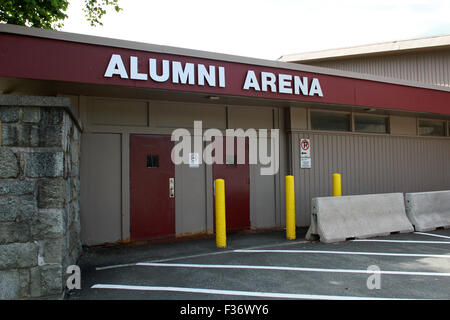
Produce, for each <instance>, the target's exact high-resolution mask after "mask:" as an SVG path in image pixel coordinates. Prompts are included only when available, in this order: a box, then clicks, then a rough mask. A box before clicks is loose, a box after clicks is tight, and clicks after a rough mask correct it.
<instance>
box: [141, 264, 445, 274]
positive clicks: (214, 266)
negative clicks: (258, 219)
mask: <svg viewBox="0 0 450 320" xmlns="http://www.w3.org/2000/svg"><path fill="white" fill-rule="evenodd" d="M136 265H137V266H144V267H172V268H204V269H251V270H276V271H303V272H331V273H363V274H374V273H375V272H374V271H370V270H364V269H363V270H360V269H329V268H304V267H284V266H253V265H240V264H192V263H151V262H143V263H137V264H136ZM376 273H377V274H391V275H407V276H433V277H450V273H443V272H414V271H387V270H381V271H379V272H378V271H377V272H376Z"/></svg>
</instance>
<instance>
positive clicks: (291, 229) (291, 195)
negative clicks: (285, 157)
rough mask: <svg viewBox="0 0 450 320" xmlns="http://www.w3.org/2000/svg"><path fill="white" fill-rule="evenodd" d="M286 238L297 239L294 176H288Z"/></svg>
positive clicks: (286, 182) (286, 181)
mask: <svg viewBox="0 0 450 320" xmlns="http://www.w3.org/2000/svg"><path fill="white" fill-rule="evenodd" d="M285 184H286V238H288V239H289V240H295V188H294V176H286V178H285Z"/></svg>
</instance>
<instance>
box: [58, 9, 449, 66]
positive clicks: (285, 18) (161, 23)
mask: <svg viewBox="0 0 450 320" xmlns="http://www.w3.org/2000/svg"><path fill="white" fill-rule="evenodd" d="M83 2H84V1H81V0H71V1H70V7H69V10H68V15H69V18H68V19H67V20H66V21H65V26H64V28H63V29H62V30H63V31H68V32H76V33H83V34H91V35H98V36H105V37H110V38H118V39H126V40H133V41H140V42H145V43H152V44H160V45H169V46H175V47H182V48H190V49H198V50H206V51H213V52H220V53H228V54H235V55H240V56H247V57H254V58H262V59H272V60H273V59H277V58H279V57H280V56H281V55H283V54H289V53H299V52H309V51H318V50H324V49H333V48H342V47H348V46H355V45H363V44H370V43H378V42H386V41H394V40H405V39H413V38H421V37H428V36H435V35H443V34H450V0H338V1H332V0H309V1H306V0H222V1H216V0H159V1H158V0H119V4H120V6H121V7H122V8H123V11H121V12H119V13H116V12H115V11H114V10H112V9H111V10H109V11H108V14H107V15H105V16H104V17H103V19H102V21H103V24H104V25H103V26H99V27H90V26H89V23H88V22H87V21H86V20H85V19H84V17H83V12H82V9H81V5H82V3H83Z"/></svg>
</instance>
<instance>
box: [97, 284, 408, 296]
mask: <svg viewBox="0 0 450 320" xmlns="http://www.w3.org/2000/svg"><path fill="white" fill-rule="evenodd" d="M91 289H118V290H137V291H170V292H187V293H203V294H220V295H228V296H245V297H258V298H280V299H314V300H407V299H398V298H378V297H354V296H334V295H316V294H300V293H282V292H259V291H240V290H217V289H205V288H186V287H158V286H135V285H116V284H95V285H93V286H92V287H91Z"/></svg>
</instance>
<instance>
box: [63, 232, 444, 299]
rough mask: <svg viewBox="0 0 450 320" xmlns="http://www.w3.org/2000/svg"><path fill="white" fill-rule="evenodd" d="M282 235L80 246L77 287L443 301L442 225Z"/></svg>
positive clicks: (141, 294) (79, 294)
mask: <svg viewBox="0 0 450 320" xmlns="http://www.w3.org/2000/svg"><path fill="white" fill-rule="evenodd" d="M305 232H306V230H304V229H299V230H297V240H293V241H288V240H286V239H285V237H284V232H282V231H274V232H267V233H255V234H231V235H228V239H227V240H228V242H227V245H228V246H227V248H226V249H217V248H216V247H215V239H214V238H208V239H197V240H189V241H176V242H172V243H158V244H151V245H141V246H119V247H101V248H88V249H86V250H85V253H84V254H83V256H82V258H81V259H80V262H79V265H80V268H81V287H82V288H81V290H76V289H75V290H71V291H70V293H69V294H68V295H67V299H69V300H73V299H75V300H95V299H108V300H109V299H152V300H157V299H164V300H170V299H182V300H190V299H195V300H197V299H208V300H209V299H218V300H221V299H227V300H232V299H237V300H244V299H252V300H255V299H283V300H286V299H332V300H335V299H337V300H345V299H351V300H360V299H363V300H371V299H449V298H450V229H447V230H435V231H431V232H426V233H417V232H415V233H408V234H391V235H390V236H387V237H377V238H371V239H359V240H358V239H355V240H349V241H345V242H340V243H334V244H323V243H320V242H309V241H305V240H304V234H305Z"/></svg>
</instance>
